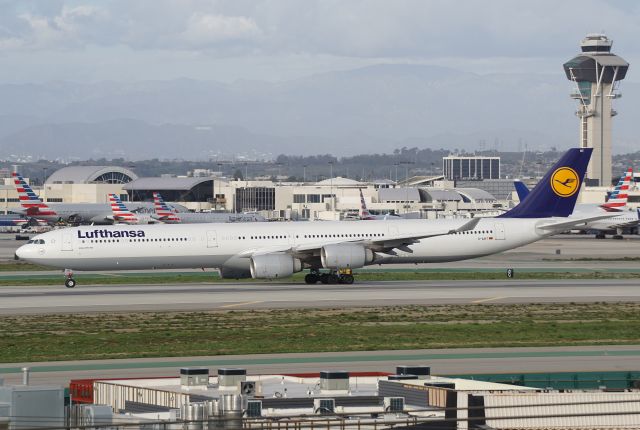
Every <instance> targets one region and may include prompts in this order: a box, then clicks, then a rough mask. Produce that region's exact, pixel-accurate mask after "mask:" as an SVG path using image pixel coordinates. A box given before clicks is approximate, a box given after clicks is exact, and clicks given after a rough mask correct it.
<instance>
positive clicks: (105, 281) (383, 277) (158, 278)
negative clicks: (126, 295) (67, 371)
mask: <svg viewBox="0 0 640 430" xmlns="http://www.w3.org/2000/svg"><path fill="white" fill-rule="evenodd" d="M304 275H305V274H304V273H296V274H294V275H293V276H291V277H288V278H283V279H279V280H260V279H258V280H254V279H241V280H239V282H268V283H282V282H285V283H287V282H303V278H304ZM516 277H517V279H640V272H605V271H591V270H583V271H572V272H567V271H544V272H543V271H533V272H530V271H525V270H516ZM75 278H76V281H78V283H79V284H80V285H114V284H170V283H214V282H236V280H234V279H221V278H220V277H219V276H218V275H217V273H215V272H184V273H176V272H165V273H162V272H160V273H154V272H149V273H118V272H113V273H112V274H108V275H107V274H78V275H76V277H75ZM506 279H507V277H506V274H505V271H503V270H493V271H475V270H468V271H406V270H405V271H381V270H380V271H378V270H371V271H358V272H356V282H367V281H445V280H478V281H481V280H506ZM63 281H64V277H63V275H62V272H60V274H59V275H48V274H45V275H43V274H38V273H30V274H28V275H26V274H25V275H10V276H2V275H0V287H1V286H14V285H18V286H22V285H62V283H63Z"/></svg>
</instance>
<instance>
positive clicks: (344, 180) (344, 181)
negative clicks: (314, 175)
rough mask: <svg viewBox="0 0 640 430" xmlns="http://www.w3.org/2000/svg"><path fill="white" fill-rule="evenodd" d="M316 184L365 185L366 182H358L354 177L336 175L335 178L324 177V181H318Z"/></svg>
mask: <svg viewBox="0 0 640 430" xmlns="http://www.w3.org/2000/svg"><path fill="white" fill-rule="evenodd" d="M316 185H322V186H329V185H333V186H334V187H358V186H362V187H364V186H365V184H363V183H362V182H358V181H356V180H354V179H349V178H343V177H342V176H336V177H335V178H333V179H332V178H329V179H324V180H322V181H318V182H316Z"/></svg>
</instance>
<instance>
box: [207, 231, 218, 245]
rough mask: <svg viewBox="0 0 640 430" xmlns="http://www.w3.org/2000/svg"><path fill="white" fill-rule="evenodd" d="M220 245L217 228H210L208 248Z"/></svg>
mask: <svg viewBox="0 0 640 430" xmlns="http://www.w3.org/2000/svg"><path fill="white" fill-rule="evenodd" d="M217 247H218V235H217V234H216V231H215V230H209V231H208V232H207V248H217Z"/></svg>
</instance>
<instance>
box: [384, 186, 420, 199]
mask: <svg viewBox="0 0 640 430" xmlns="http://www.w3.org/2000/svg"><path fill="white" fill-rule="evenodd" d="M378 199H379V200H380V201H381V202H400V201H401V202H419V201H420V191H418V189H417V188H380V189H379V190H378Z"/></svg>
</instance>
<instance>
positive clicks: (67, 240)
mask: <svg viewBox="0 0 640 430" xmlns="http://www.w3.org/2000/svg"><path fill="white" fill-rule="evenodd" d="M62 250H63V251H73V235H72V234H71V233H62Z"/></svg>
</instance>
